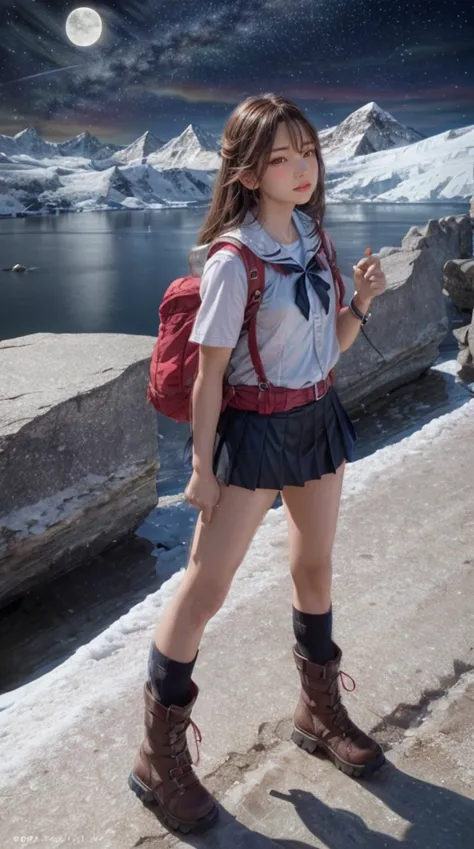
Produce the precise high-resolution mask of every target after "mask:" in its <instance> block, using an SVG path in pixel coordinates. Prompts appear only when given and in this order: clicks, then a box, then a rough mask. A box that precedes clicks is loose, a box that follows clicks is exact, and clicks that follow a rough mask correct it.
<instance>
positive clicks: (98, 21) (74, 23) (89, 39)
mask: <svg viewBox="0 0 474 849" xmlns="http://www.w3.org/2000/svg"><path fill="white" fill-rule="evenodd" d="M66 35H67V37H68V38H69V40H70V41H72V43H73V44H77V46H78V47H90V46H91V45H92V44H95V43H96V41H98V40H99V38H100V36H101V35H102V18H101V17H100V15H99V13H98V12H96V11H95V9H89V8H88V7H87V6H81V8H80V9H74V11H73V12H71V14H70V15H69V16H68V19H67V21H66Z"/></svg>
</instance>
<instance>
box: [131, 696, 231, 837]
mask: <svg viewBox="0 0 474 849" xmlns="http://www.w3.org/2000/svg"><path fill="white" fill-rule="evenodd" d="M198 692H199V691H198V688H197V687H196V685H195V684H194V683H193V682H191V701H190V702H189V704H187V705H186V707H176V706H174V705H172V706H171V707H169V708H166V707H165V706H164V705H162V704H161V702H159V701H158V700H157V699H156V698H155V696H154V695H153V693H152V692H151V689H150V685H149V684H148V683H147V684H145V729H146V734H145V739H144V741H143V743H142V745H141V746H140V749H139V751H138V754H137V756H136V758H135V763H134V764H133V769H132V771H131V773H130V776H129V779H128V784H129V787H130V788H131V789H132V790H133V792H134V793H136V794H137V796H138V798H139V799H141V800H142V802H148V803H149V804H155V805H158V807H159V813H160V816H161V819H162V821H163V822H164V823H165V825H167V826H169V827H170V828H173V829H175V830H177V831H181V832H183V833H184V834H187V833H188V832H190V831H204V830H205V829H206V828H208V827H209V826H210V825H211V823H212V822H213V820H214V819H215V817H216V815H217V806H216V804H215V802H214V799H213V798H212V796H211V794H210V793H208V791H207V790H206V789H205V787H203V785H202V784H201V783H200V781H199V779H198V778H197V776H196V774H195V772H194V770H193V761H192V759H191V755H190V753H189V749H188V744H187V740H186V730H187V728H188V727H189V726H190V725H191V727H192V728H193V731H194V737H195V741H196V746H197V747H199V743H200V742H201V732H200V731H199V728H198V727H197V725H196V724H195V723H194V722H193V721H192V719H191V711H192V709H193V706H194V703H195V701H196V699H197V696H198ZM198 762H199V748H198V758H197V761H196V764H197V763H198Z"/></svg>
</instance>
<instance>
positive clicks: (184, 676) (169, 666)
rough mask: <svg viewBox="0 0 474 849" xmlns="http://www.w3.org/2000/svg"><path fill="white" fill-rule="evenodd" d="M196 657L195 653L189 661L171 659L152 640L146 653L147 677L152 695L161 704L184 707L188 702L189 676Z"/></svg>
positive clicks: (189, 694)
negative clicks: (148, 652)
mask: <svg viewBox="0 0 474 849" xmlns="http://www.w3.org/2000/svg"><path fill="white" fill-rule="evenodd" d="M196 658H197V654H196V657H195V658H194V660H192V661H191V662H190V663H180V662H179V660H171V658H170V657H166V655H165V654H162V653H161V652H160V651H159V649H157V647H156V646H155V643H154V641H153V642H152V644H151V646H150V654H149V655H148V679H149V682H150V684H151V687H152V691H153V693H154V695H155V696H157V698H158V700H159V701H160V702H161V704H162V705H164V706H165V707H170V705H176V706H177V707H185V705H187V704H188V703H189V701H190V699H191V687H190V684H191V676H192V674H193V669H194V664H195V663H196Z"/></svg>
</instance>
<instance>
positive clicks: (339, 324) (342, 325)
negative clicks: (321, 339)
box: [336, 294, 372, 353]
mask: <svg viewBox="0 0 474 849" xmlns="http://www.w3.org/2000/svg"><path fill="white" fill-rule="evenodd" d="M371 301H372V299H371V298H369V299H368V300H364V301H363V300H362V298H361V297H360V295H359V294H356V295H355V296H354V306H355V307H356V309H358V310H359V312H361V313H363V314H365V313H366V312H368V311H369V308H370V304H371ZM361 326H362V325H361V322H360V321H359V319H358V318H357V317H356V316H355V315H354V313H353V312H351V310H350V309H349V307H343V308H342V309H341V310H340V311H339V315H338V317H337V320H336V333H337V339H338V342H339V347H340V349H341V353H342V352H344V351H347V349H348V348H350V347H351V345H353V344H354V342H355V340H356V339H357V337H358V335H359V330H360V328H361Z"/></svg>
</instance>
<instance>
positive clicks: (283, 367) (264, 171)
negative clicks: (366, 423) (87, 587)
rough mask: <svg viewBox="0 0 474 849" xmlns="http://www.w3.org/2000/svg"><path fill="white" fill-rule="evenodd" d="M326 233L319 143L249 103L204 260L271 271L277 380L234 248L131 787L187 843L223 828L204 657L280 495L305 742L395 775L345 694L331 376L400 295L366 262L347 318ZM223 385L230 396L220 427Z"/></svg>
mask: <svg viewBox="0 0 474 849" xmlns="http://www.w3.org/2000/svg"><path fill="white" fill-rule="evenodd" d="M323 217H324V166H323V161H322V157H321V151H320V145H319V141H318V136H317V133H316V130H315V129H314V128H313V126H312V125H311V124H310V123H309V121H308V120H307V118H306V117H305V115H304V114H303V112H302V111H301V110H300V109H299V108H298V107H297V106H295V105H294V104H293V103H292V102H291V101H289V100H286V99H285V98H283V97H277V96H275V95H266V96H263V97H251V98H248V99H247V100H245V101H244V102H243V103H242V104H241V105H240V106H238V107H237V109H236V110H235V111H234V113H233V114H232V115H231V117H230V118H229V120H228V122H227V125H226V127H225V131H224V136H223V141H222V165H221V168H220V172H219V175H218V177H217V182H216V186H215V191H214V197H213V201H212V205H211V208H210V211H209V214H208V216H207V219H206V222H205V224H204V226H203V228H202V230H201V233H200V235H199V239H198V244H199V245H201V246H204V247H203V248H202V249H201V250H203V251H204V253H205V254H206V255H207V254H208V250H209V243H215V242H216V241H217V242H222V241H224V242H225V240H226V239H232V240H234V242H237V244H238V245H244V246H246V247H247V248H249V249H250V250H251V251H252V254H253V255H254V257H257V258H259V260H256V262H257V263H258V261H262V260H263V262H265V263H266V264H265V266H264V269H265V281H264V282H265V285H264V291H263V298H262V301H261V304H260V308H259V310H258V313H257V318H256V328H257V329H256V340H257V343H258V354H259V355H260V358H261V368H260V369H259V371H260V372H261V371H262V368H263V371H264V375H263V377H262V374H257V371H256V368H255V367H254V365H253V363H254V361H255V349H254V348H253V349H252V345H251V344H250V345H249V330H248V326H247V327H246V329H243V328H242V325H243V323H244V312H245V308H246V304H247V296H248V277H247V271H246V267H245V265H244V262H243V261H242V258H241V256H239V254H238V253H236V252H235V250H234V251H232V246H231V247H229V246H227V247H222V248H220V249H217V250H214V251H213V253H212V256H211V257H210V258H209V259H208V260H207V261H206V263H205V265H204V270H203V273H202V278H201V307H200V309H199V312H198V314H197V316H196V320H195V324H194V329H193V334H192V336H191V340H192V341H194V342H197V343H199V346H200V348H199V370H198V374H197V377H196V381H195V384H194V389H193V454H192V458H193V471H192V476H191V479H190V481H189V483H188V486H187V488H186V492H185V496H186V498H187V501H188V502H189V503H190V504H191V505H193V506H194V507H196V508H197V509H199V510H200V513H199V517H198V520H197V525H196V530H195V534H194V539H193V543H192V547H191V552H190V558H189V564H188V568H187V571H186V572H185V574H184V576H183V580H182V583H181V585H180V587H179V589H178V591H177V593H176V596H175V597H174V599H173V601H172V602H171V604H170V605H169V607H168V608H167V610H166V611H165V613H164V615H163V617H162V619H161V621H160V623H159V625H158V628H157V631H156V635H155V639H154V642H153V643H152V646H151V649H150V657H149V681H148V682H147V683H146V684H145V691H144V696H145V706H146V710H145V724H146V737H145V741H144V743H143V744H142V746H141V748H140V750H139V752H138V754H137V757H136V759H135V763H134V765H133V769H132V772H131V774H130V778H129V784H130V787H131V788H132V789H133V790H134V792H135V793H137V795H138V796H139V797H140V798H141V799H143V800H144V801H148V802H154V803H157V804H158V806H159V809H160V813H161V815H162V818H163V819H164V821H165V822H166V823H167V824H168V825H169V826H171V827H172V828H175V829H179V830H182V831H190V830H192V829H194V830H196V829H202V828H205V827H207V826H208V825H209V824H210V823H211V822H212V821H213V820H214V818H215V816H216V813H217V808H216V805H215V802H214V800H213V798H212V797H211V795H210V794H209V793H208V792H207V790H206V789H205V788H204V787H203V785H202V784H201V783H200V782H199V780H198V778H197V777H196V775H195V773H194V770H193V764H192V760H191V757H190V754H189V751H188V747H187V743H186V729H187V728H188V726H189V725H190V724H191V725H192V727H193V728H194V732H195V735H196V737H197V739H198V740H200V735H199V731H198V729H197V728H196V726H195V725H194V723H193V721H192V719H191V711H192V708H193V705H194V703H195V700H196V697H197V695H198V689H197V687H196V685H195V684H194V682H193V681H192V678H191V676H192V672H193V668H194V664H195V661H196V657H197V653H198V648H199V643H200V641H201V637H202V635H203V632H204V629H205V627H206V625H207V623H208V622H209V620H210V619H211V617H212V616H214V614H215V613H216V612H217V611H218V610H219V609H220V607H221V605H222V604H223V602H224V600H225V598H226V596H227V593H228V592H229V588H230V586H231V583H232V579H233V576H234V574H235V572H236V570H237V569H238V567H239V565H240V563H241V562H242V560H243V558H244V556H245V554H246V552H247V549H248V548H249V545H250V543H251V541H252V538H253V536H254V534H255V532H256V530H257V528H258V526H259V525H260V523H261V521H262V519H263V518H264V516H265V513H266V512H267V510H268V509H269V508H270V507H271V506H272V504H273V502H274V500H275V497H276V495H277V493H278V492H281V497H282V500H283V505H284V509H285V514H286V518H287V523H288V535H289V549H290V570H291V575H292V579H293V599H292V601H293V625H294V633H295V639H296V643H295V646H294V649H293V654H294V659H295V663H296V667H297V669H298V672H299V674H300V678H301V695H300V699H299V702H298V705H297V708H296V712H295V717H294V732H293V740H294V741H295V743H296V744H297V745H299V746H301V747H303V748H305V749H307V750H308V751H310V752H314V751H315V750H316V749H317V748H319V749H323V750H324V751H325V752H326V753H327V754H328V755H329V757H330V758H331V759H332V760H333V761H334V762H335V764H336V765H337V766H338V767H339V768H340V769H343V770H344V771H345V772H347V773H348V774H349V775H353V776H360V775H366V774H368V773H370V772H374V771H375V770H377V769H378V768H379V767H380V766H381V765H382V764H383V762H384V756H383V753H382V750H381V748H380V746H379V745H378V744H377V743H375V742H374V741H373V740H371V739H370V738H369V737H367V736H366V735H365V734H364V733H363V732H362V731H360V730H359V729H358V728H357V727H356V726H355V725H354V724H353V723H352V722H351V720H350V719H349V717H348V715H347V711H346V709H345V708H344V707H343V705H342V704H341V699H340V693H339V686H338V678H339V674H340V672H339V669H340V661H341V651H340V649H339V648H338V646H337V645H336V644H335V643H334V642H333V641H332V608H331V568H332V564H331V552H332V548H333V543H334V536H335V531H336V522H337V517H338V510H339V502H340V497H341V488H342V479H343V474H344V465H345V462H346V461H347V460H351V459H352V457H353V446H354V440H355V434H354V430H353V427H352V424H351V422H350V420H349V418H348V416H347V414H346V412H345V411H344V409H343V407H342V405H341V402H340V400H339V398H338V395H337V392H336V390H335V389H334V387H333V386H332V385H331V370H332V369H333V367H334V366H335V364H336V362H337V360H338V358H339V355H340V352H341V351H345V350H347V349H348V348H349V347H350V346H351V345H352V344H353V342H354V341H355V339H356V337H357V335H358V332H359V328H360V326H361V324H362V323H365V321H366V320H367V317H368V316H367V311H368V309H369V306H370V303H371V300H372V298H373V297H374V296H376V295H380V294H381V293H382V292H383V291H384V288H385V278H384V275H383V272H382V270H381V267H380V260H379V259H377V258H375V257H367V258H364V259H362V260H361V261H360V262H359V263H358V265H357V266H356V267H355V269H354V283H355V290H356V292H355V295H354V297H353V299H352V301H351V304H350V306H347V307H344V306H343V305H342V292H341V291H339V289H338V286H337V280H338V279H340V278H338V274H337V269H335V266H334V267H332V266H331V263H330V261H328V260H330V254H331V250H332V246H331V244H329V245H328V244H327V243H326V241H325V239H326V237H325V235H324V232H323V230H322V222H323ZM332 268H333V270H334V274H333V270H332ZM224 381H225V382H226V383H227V386H228V387H230V390H231V391H230V393H229V392H226V397H230V402H229V405H228V406H227V407H226V408H225V411H224V412H222V408H223V383H224ZM262 399H263V400H262ZM236 516H238V517H239V521H238V522H236V521H235V517H236Z"/></svg>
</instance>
